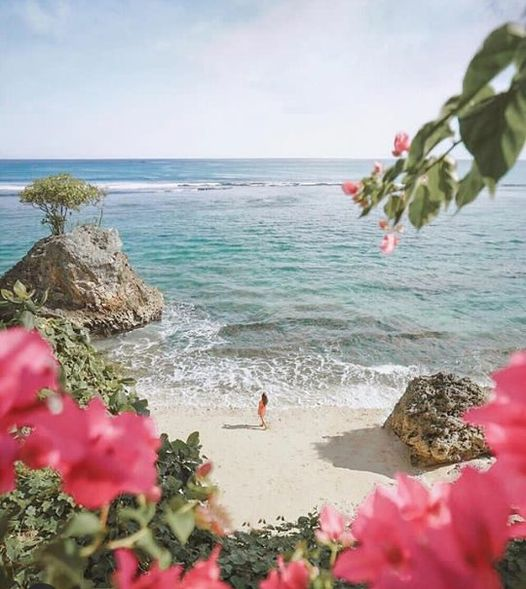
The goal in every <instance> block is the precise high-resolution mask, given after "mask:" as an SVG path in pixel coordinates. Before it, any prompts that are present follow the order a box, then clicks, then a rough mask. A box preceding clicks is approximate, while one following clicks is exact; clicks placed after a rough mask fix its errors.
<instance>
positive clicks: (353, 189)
mask: <svg viewBox="0 0 526 589" xmlns="http://www.w3.org/2000/svg"><path fill="white" fill-rule="evenodd" d="M361 189H362V183H361V182H344V183H343V184H342V190H343V191H344V192H345V194H348V195H349V196H355V195H357V194H358V192H360V190H361Z"/></svg>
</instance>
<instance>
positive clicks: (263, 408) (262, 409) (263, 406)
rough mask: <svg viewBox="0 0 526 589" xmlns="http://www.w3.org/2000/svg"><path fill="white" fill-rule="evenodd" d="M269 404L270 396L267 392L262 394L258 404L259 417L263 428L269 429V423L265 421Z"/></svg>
mask: <svg viewBox="0 0 526 589" xmlns="http://www.w3.org/2000/svg"><path fill="white" fill-rule="evenodd" d="M267 404H268V397H267V395H266V393H263V394H262V395H261V399H260V400H259V404H258V415H259V419H260V420H261V427H262V428H263V429H267V424H266V423H265V414H266V412H267Z"/></svg>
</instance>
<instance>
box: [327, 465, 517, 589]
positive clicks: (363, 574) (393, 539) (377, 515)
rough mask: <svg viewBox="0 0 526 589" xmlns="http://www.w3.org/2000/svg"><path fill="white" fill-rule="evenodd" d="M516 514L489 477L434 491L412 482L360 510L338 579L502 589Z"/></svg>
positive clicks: (385, 586)
mask: <svg viewBox="0 0 526 589" xmlns="http://www.w3.org/2000/svg"><path fill="white" fill-rule="evenodd" d="M508 515H509V507H508V505H507V502H506V495H505V493H504V491H503V488H502V485H501V483H500V482H499V481H498V480H497V478H496V477H495V476H493V475H492V474H491V471H490V473H481V472H478V471H476V470H474V469H465V470H464V471H463V473H462V475H461V476H460V478H459V479H458V480H457V481H456V482H454V483H452V484H449V485H447V484H441V485H439V486H437V487H435V488H433V489H432V490H429V489H427V488H426V487H425V486H424V485H422V484H421V483H419V482H418V481H416V480H414V479H411V478H410V477H407V476H405V475H404V476H400V477H398V480H397V485H396V486H395V487H394V488H391V489H384V488H379V489H377V490H376V491H375V492H374V494H373V495H372V496H371V497H369V498H368V499H367V500H366V501H365V503H364V504H363V505H362V507H360V509H359V512H358V515H357V517H356V520H355V522H353V525H352V532H353V534H354V536H355V537H356V539H357V542H358V545H357V548H355V549H349V550H345V551H344V552H342V553H341V555H340V556H339V557H338V560H337V561H336V565H335V567H334V570H333V573H334V575H335V576H336V577H339V578H341V579H344V580H346V581H350V582H366V583H369V584H370V587H371V589H393V588H398V587H400V588H402V587H407V588H408V589H417V588H418V589H420V588H421V587H426V589H427V588H429V589H450V588H451V587H463V586H466V587H470V589H498V588H500V581H499V578H498V575H497V573H496V571H495V569H494V565H495V562H496V561H497V560H498V559H499V558H500V557H501V556H502V554H503V551H504V549H505V546H506V542H507V539H508V538H509V530H508V525H507V521H508Z"/></svg>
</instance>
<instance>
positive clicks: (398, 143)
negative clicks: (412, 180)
mask: <svg viewBox="0 0 526 589" xmlns="http://www.w3.org/2000/svg"><path fill="white" fill-rule="evenodd" d="M410 148H411V141H409V135H408V134H407V133H397V134H396V135H395V138H394V149H393V155H394V156H395V157H400V156H401V155H402V154H403V153H404V151H409V149H410Z"/></svg>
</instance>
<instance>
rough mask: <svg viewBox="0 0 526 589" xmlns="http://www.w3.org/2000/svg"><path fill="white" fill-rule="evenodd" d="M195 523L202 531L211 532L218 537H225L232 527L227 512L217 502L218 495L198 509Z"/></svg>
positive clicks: (211, 497)
mask: <svg viewBox="0 0 526 589" xmlns="http://www.w3.org/2000/svg"><path fill="white" fill-rule="evenodd" d="M195 523H196V525H197V527H198V528H200V529H201V530H210V531H211V532H212V533H214V534H215V535H216V536H225V535H226V534H228V533H229V531H230V528H231V526H232V523H231V521H230V516H229V514H228V512H227V510H226V509H225V508H224V507H223V506H222V505H221V504H220V503H219V502H218V501H217V496H216V495H211V496H210V497H209V498H208V501H207V502H206V503H205V504H204V505H198V506H197V507H196V509H195Z"/></svg>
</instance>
